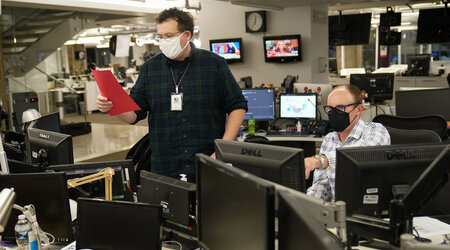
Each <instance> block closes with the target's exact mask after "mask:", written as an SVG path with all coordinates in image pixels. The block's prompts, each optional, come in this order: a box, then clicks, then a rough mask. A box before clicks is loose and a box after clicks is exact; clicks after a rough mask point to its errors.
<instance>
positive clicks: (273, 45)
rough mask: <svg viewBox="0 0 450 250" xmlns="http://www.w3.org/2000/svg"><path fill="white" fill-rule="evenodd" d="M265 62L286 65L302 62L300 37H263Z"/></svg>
mask: <svg viewBox="0 0 450 250" xmlns="http://www.w3.org/2000/svg"><path fill="white" fill-rule="evenodd" d="M263 42H264V59H265V61H266V62H273V63H287V62H296V61H301V60H302V54H303V51H302V48H301V40H300V35H285V36H264V37H263Z"/></svg>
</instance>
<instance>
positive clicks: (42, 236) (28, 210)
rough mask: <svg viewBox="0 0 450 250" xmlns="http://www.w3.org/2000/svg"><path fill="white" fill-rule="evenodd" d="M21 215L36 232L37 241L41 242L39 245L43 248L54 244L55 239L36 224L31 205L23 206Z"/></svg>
mask: <svg viewBox="0 0 450 250" xmlns="http://www.w3.org/2000/svg"><path fill="white" fill-rule="evenodd" d="M23 208H24V211H22V212H23V214H24V215H25V217H26V218H27V220H28V221H29V222H30V223H31V225H32V228H33V230H36V234H37V237H38V239H39V240H40V241H41V244H43V245H44V246H48V245H50V244H53V243H54V242H55V237H54V236H53V235H52V234H50V233H47V232H44V231H43V230H42V229H41V227H39V224H38V222H37V216H36V209H35V207H34V205H33V204H31V205H27V206H24V207H23Z"/></svg>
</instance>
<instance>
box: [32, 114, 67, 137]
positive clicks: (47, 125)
mask: <svg viewBox="0 0 450 250" xmlns="http://www.w3.org/2000/svg"><path fill="white" fill-rule="evenodd" d="M33 128H37V129H42V130H47V131H52V132H56V133H60V132H61V124H60V119H59V112H54V113H50V114H47V115H43V116H41V117H39V118H38V119H36V120H35V122H34V124H33Z"/></svg>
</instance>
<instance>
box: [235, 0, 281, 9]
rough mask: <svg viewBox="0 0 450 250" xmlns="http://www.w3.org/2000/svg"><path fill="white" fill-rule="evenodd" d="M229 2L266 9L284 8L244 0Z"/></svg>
mask: <svg viewBox="0 0 450 250" xmlns="http://www.w3.org/2000/svg"><path fill="white" fill-rule="evenodd" d="M231 4H234V5H239V6H245V7H253V8H258V9H266V10H284V8H283V7H281V6H276V5H266V4H256V3H248V2H244V1H232V2H231Z"/></svg>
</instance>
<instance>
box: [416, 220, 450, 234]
mask: <svg viewBox="0 0 450 250" xmlns="http://www.w3.org/2000/svg"><path fill="white" fill-rule="evenodd" d="M413 226H414V228H415V229H416V230H417V231H418V232H419V235H420V237H424V238H428V237H431V236H436V235H443V234H450V225H449V224H447V223H444V222H442V221H440V220H438V219H434V218H430V217H426V216H423V217H414V219H413Z"/></svg>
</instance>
